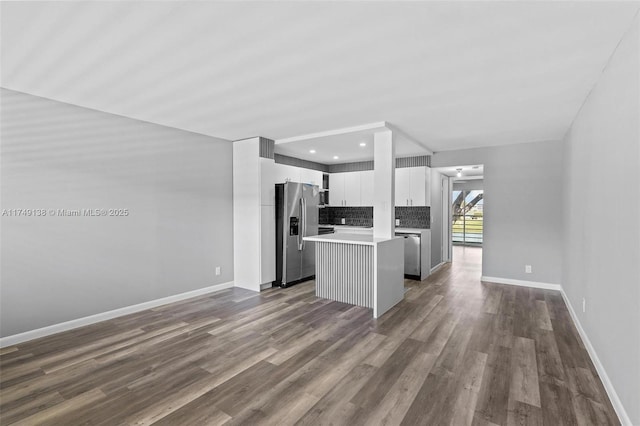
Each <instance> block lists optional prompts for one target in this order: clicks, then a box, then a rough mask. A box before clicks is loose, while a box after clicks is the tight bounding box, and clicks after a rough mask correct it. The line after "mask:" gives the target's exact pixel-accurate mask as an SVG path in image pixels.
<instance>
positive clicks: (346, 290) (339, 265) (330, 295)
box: [304, 233, 404, 318]
mask: <svg viewBox="0 0 640 426" xmlns="http://www.w3.org/2000/svg"><path fill="white" fill-rule="evenodd" d="M304 240H305V241H312V242H314V243H315V244H316V296H318V297H322V298H325V299H331V300H336V301H339V302H344V303H349V304H352V305H358V306H364V307H367V308H372V309H373V316H374V318H379V317H380V316H382V315H383V314H384V313H385V312H387V311H388V310H389V309H391V308H392V307H393V306H394V305H396V304H397V303H398V302H400V301H401V300H402V299H403V297H404V241H403V239H402V238H398V237H394V238H374V237H373V236H372V235H367V234H348V233H339V234H327V235H317V236H313V237H305V238H304Z"/></svg>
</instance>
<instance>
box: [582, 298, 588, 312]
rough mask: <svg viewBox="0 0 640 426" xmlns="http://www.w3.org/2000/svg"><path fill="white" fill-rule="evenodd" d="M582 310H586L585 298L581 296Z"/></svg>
mask: <svg viewBox="0 0 640 426" xmlns="http://www.w3.org/2000/svg"><path fill="white" fill-rule="evenodd" d="M582 312H587V299H585V298H584V297H583V298H582Z"/></svg>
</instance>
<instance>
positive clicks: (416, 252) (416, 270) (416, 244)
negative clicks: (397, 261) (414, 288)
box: [396, 234, 421, 277]
mask: <svg viewBox="0 0 640 426" xmlns="http://www.w3.org/2000/svg"><path fill="white" fill-rule="evenodd" d="M396 236H398V237H403V238H404V274H405V275H413V276H417V277H419V276H420V272H421V271H420V235H419V234H396Z"/></svg>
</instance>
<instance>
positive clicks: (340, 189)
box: [329, 173, 345, 206]
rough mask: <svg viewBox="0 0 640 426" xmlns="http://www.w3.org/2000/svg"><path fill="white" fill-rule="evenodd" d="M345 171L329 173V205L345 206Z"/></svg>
mask: <svg viewBox="0 0 640 426" xmlns="http://www.w3.org/2000/svg"><path fill="white" fill-rule="evenodd" d="M344 175H345V174H344V173H332V174H331V175H329V205H330V206H344V205H345V204H344V201H345V194H344Z"/></svg>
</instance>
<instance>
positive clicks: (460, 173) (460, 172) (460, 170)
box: [456, 169, 462, 177]
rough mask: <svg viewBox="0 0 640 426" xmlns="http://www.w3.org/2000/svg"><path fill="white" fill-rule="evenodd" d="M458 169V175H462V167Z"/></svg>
mask: <svg viewBox="0 0 640 426" xmlns="http://www.w3.org/2000/svg"><path fill="white" fill-rule="evenodd" d="M456 171H457V172H458V173H456V176H458V177H462V169H456Z"/></svg>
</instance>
